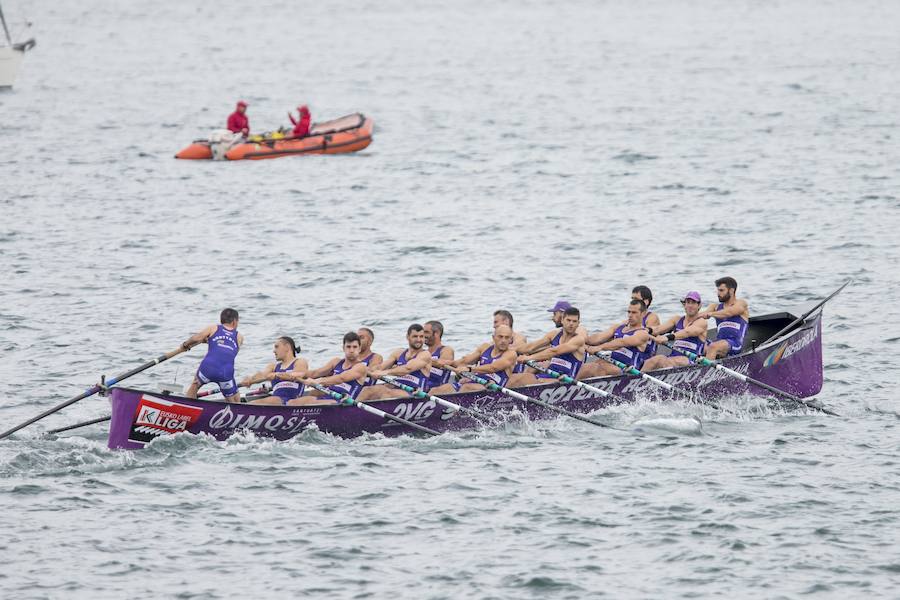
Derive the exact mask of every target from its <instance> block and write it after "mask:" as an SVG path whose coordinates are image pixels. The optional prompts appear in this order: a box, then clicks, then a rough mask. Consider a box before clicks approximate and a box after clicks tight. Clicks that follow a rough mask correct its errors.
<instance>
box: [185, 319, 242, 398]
mask: <svg viewBox="0 0 900 600" xmlns="http://www.w3.org/2000/svg"><path fill="white" fill-rule="evenodd" d="M238 320H239V317H238V311H236V310H234V309H233V308H226V309H225V310H223V311H222V313H221V314H220V315H219V325H210V326H209V327H205V328H204V329H203V330H202V331H200V332H199V333H195V334H194V335H192V336H191V337H189V338H188V339H187V340H185V341H184V342H183V343H182V344H181V347H182V348H184V349H185V350H190V349H191V348H193V347H194V346H196V345H197V344H206V346H207V350H206V356H205V357H203V361H202V362H201V363H200V367H199V368H198V369H197V374H196V375H195V376H194V381H193V382H191V385H190V387H188V389H187V391H186V392H185V394H184V395H185V396H187V397H188V398H196V397H197V390H199V389H200V387H201V386H203V385H206V384H207V383H215V384H216V385H217V386H219V391H220V392H222V395H223V396H225V400H226V402H240V401H241V397H240V394H238V386H237V382H236V381H235V380H234V359H235V357H236V356H237V353H238V351H239V350H240V349H241V344H243V343H244V336H243V335H241V334H240V333H238V330H237V327H238Z"/></svg>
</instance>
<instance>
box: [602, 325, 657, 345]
mask: <svg viewBox="0 0 900 600" xmlns="http://www.w3.org/2000/svg"><path fill="white" fill-rule="evenodd" d="M648 341H650V334H649V333H648V332H647V330H646V329H638V330H637V331H635V332H634V333H633V334H631V335H626V336H625V337H620V338H619V339H616V340H610V341H608V342H606V343H605V344H601V345H600V350H618V349H619V348H635V347H637V346H643V345H644V344H646V343H647V342H648Z"/></svg>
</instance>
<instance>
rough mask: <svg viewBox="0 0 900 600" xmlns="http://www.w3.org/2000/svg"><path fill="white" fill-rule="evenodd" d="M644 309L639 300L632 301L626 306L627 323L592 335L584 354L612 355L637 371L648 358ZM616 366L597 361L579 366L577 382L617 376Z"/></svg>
mask: <svg viewBox="0 0 900 600" xmlns="http://www.w3.org/2000/svg"><path fill="white" fill-rule="evenodd" d="M646 311H647V307H646V305H645V304H644V301H643V300H637V299H634V298H632V300H631V301H630V302H629V303H628V313H627V320H626V321H625V323H623V324H621V325H613V326H612V327H610V328H609V329H607V330H606V331H600V332H597V333H592V334H591V335H589V336H588V339H587V344H588V345H587V352H589V353H591V354H593V353H594V352H612V358H613V359H614V360H617V361H619V362H622V363H625V364H626V365H628V366H630V367H634V368H635V369H640V368H641V367H642V366H643V365H644V361H645V360H647V359H648V358H649V357H650V356H649V353H648V351H647V347H648V346H649V343H650V333H649V332H648V331H647V328H646V327H644V313H645V312H646ZM621 374H622V370H621V369H619V368H618V367H617V366H615V365H613V364H610V363H608V362H606V361H605V360H598V361H595V362H592V363H588V364H586V365H584V366H583V367H581V372H580V373H579V374H578V379H588V378H589V377H604V376H607V375H621Z"/></svg>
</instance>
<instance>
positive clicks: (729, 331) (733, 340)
mask: <svg viewBox="0 0 900 600" xmlns="http://www.w3.org/2000/svg"><path fill="white" fill-rule="evenodd" d="M716 293H717V294H718V296H719V303H718V304H716V303H715V302H713V303H712V304H710V305H709V306H708V307H706V310H704V311H703V312H701V313H700V314H699V316H700V318H702V319H715V320H716V322H717V323H718V326H717V327H716V341H714V342H709V343H708V344H707V345H706V358H708V359H710V360H715V359H717V358H722V357H723V356H734V355H735V354H740V353H741V348H742V347H743V346H744V336H745V335H746V334H747V324H748V323H749V322H750V308H749V307H748V306H747V301H746V300H742V299H740V298H738V297H737V281H735V280H734V278H732V277H722V278H720V279H717V280H716Z"/></svg>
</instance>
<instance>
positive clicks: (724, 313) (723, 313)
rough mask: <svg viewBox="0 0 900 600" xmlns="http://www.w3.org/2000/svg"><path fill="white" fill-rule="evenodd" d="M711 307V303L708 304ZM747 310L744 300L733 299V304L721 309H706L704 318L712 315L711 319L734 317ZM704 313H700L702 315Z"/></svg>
mask: <svg viewBox="0 0 900 600" xmlns="http://www.w3.org/2000/svg"><path fill="white" fill-rule="evenodd" d="M710 307H712V305H710ZM747 312H749V310H748V308H747V301H746V300H735V301H734V304H732V305H731V306H726V307H724V308H722V310H712V311H709V310H707V312H706V315H705V318H707V319H708V318H710V317H712V318H713V319H727V318H728V317H736V316H738V315H743V314H744V313H747ZM703 316H704V315H701V317H703Z"/></svg>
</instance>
